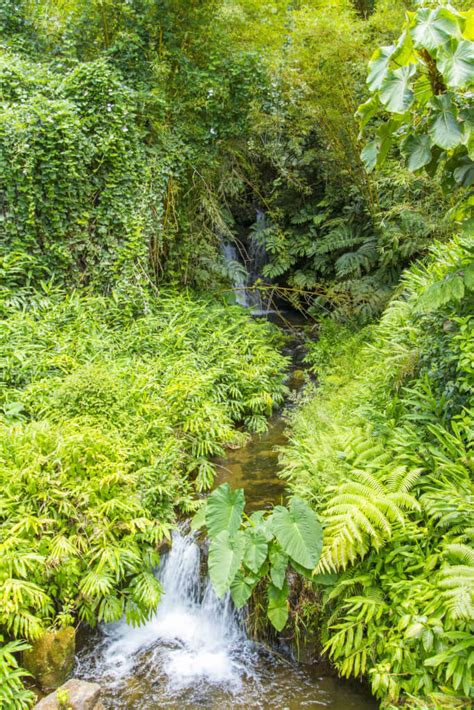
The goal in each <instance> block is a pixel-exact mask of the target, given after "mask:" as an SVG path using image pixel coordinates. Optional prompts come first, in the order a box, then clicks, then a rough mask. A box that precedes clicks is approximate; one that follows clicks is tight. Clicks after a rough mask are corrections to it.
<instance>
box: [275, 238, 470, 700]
mask: <svg viewBox="0 0 474 710" xmlns="http://www.w3.org/2000/svg"><path fill="white" fill-rule="evenodd" d="M432 252H433V256H432V259H431V263H430V265H429V266H428V267H425V266H415V267H413V268H412V269H411V271H409V272H408V273H407V274H406V275H405V276H404V278H403V280H402V282H401V285H400V287H399V289H398V294H397V297H396V298H395V299H394V300H393V301H392V302H391V304H390V305H389V306H388V308H387V310H386V311H385V313H384V316H383V317H382V319H381V321H380V323H379V324H378V325H376V326H373V327H372V328H371V329H370V331H366V332H365V333H363V334H362V338H365V339H366V344H364V343H363V342H362V343H361V338H359V340H357V336H355V335H353V334H352V333H351V332H350V331H349V330H348V329H347V328H346V327H341V326H337V325H335V324H332V325H330V326H329V328H328V327H327V326H326V329H327V335H324V329H323V337H322V339H321V341H320V343H316V344H315V345H314V346H313V349H312V352H311V353H310V360H311V361H312V362H313V367H314V368H315V370H316V371H317V372H319V373H320V378H321V387H320V390H319V392H315V393H313V395H312V398H311V399H310V401H308V402H306V403H305V404H304V406H303V408H302V410H301V411H300V412H297V413H296V414H295V415H294V416H293V421H292V435H291V438H290V447H289V448H288V449H287V450H285V451H284V453H283V463H284V464H285V470H284V476H285V477H286V478H287V479H288V481H289V485H290V488H291V490H292V491H294V492H295V493H297V494H299V495H302V496H304V497H306V498H309V499H310V500H312V501H313V504H314V505H315V506H316V508H317V509H318V512H319V513H320V515H321V518H322V520H323V525H324V546H323V551H322V555H321V559H320V561H319V563H318V566H317V568H316V570H315V572H316V573H323V574H327V573H328V572H329V573H332V574H334V573H335V574H336V575H337V578H336V581H335V583H334V584H333V585H332V586H329V587H326V588H325V590H326V591H325V596H324V603H323V610H322V611H323V620H324V626H323V641H324V643H325V651H326V653H328V655H329V656H330V658H331V659H332V660H333V661H334V663H335V664H336V667H337V668H338V670H339V672H340V673H341V674H342V675H344V676H347V677H350V676H360V675H365V676H367V678H368V679H369V681H370V683H371V687H372V690H373V692H374V693H375V695H376V696H377V697H379V698H380V699H381V700H382V701H383V704H386V705H394V706H395V705H397V704H399V703H405V704H407V705H409V706H410V707H429V708H438V707H439V708H441V707H467V706H468V705H469V703H470V702H472V697H471V694H472V662H471V661H470V658H472V651H473V649H474V643H473V634H472V632H473V630H474V616H473V601H474V575H473V566H472V565H473V553H474V547H473V532H474V531H473V527H472V520H473V518H474V487H473V481H472V476H473V472H474V466H473V459H472V444H473V439H472V429H473V426H472V425H473V412H474V400H473V391H474V388H473V385H474V379H473V369H472V343H473V340H474V339H473V337H472V336H473V319H472V305H473V295H472V290H471V289H470V288H469V287H468V284H467V283H466V288H465V291H464V292H463V296H462V297H456V295H455V294H453V296H452V297H451V300H447V301H445V302H444V303H442V304H440V303H439V301H438V300H436V296H434V297H433V298H430V296H429V294H430V293H431V292H433V285H434V284H437V283H441V282H446V279H449V278H452V277H451V274H457V273H461V274H464V278H466V277H465V275H466V274H467V273H468V269H469V268H470V267H469V258H470V257H469V254H470V246H469V239H468V238H460V239H456V240H454V241H453V242H452V243H451V244H450V245H449V246H442V245H437V246H435V247H434V248H433V250H432ZM461 265H462V266H461ZM420 304H423V306H422V307H420ZM369 333H370V335H369ZM341 340H342V344H341ZM331 342H333V343H334V345H332V346H331ZM328 358H333V359H332V361H331V359H329V360H328ZM325 360H326V362H325ZM331 363H334V365H333V366H331Z"/></svg>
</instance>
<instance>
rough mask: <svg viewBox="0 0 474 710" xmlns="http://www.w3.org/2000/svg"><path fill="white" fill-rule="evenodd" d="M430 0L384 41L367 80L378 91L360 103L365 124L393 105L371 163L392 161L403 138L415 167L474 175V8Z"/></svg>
mask: <svg viewBox="0 0 474 710" xmlns="http://www.w3.org/2000/svg"><path fill="white" fill-rule="evenodd" d="M432 5H433V4H432V3H422V6H421V7H419V9H417V10H416V12H413V13H408V14H407V20H406V22H405V26H404V28H403V33H402V34H401V36H400V38H399V39H398V41H397V42H395V43H394V44H391V45H388V46H384V47H381V48H379V49H377V50H376V51H375V52H374V54H373V56H372V59H371V61H370V64H369V75H368V77H367V84H368V87H369V90H370V91H371V93H372V94H373V96H372V98H370V99H369V100H368V101H367V102H366V103H364V104H363V105H362V106H361V107H360V108H359V111H358V115H359V117H360V120H361V127H362V128H364V127H365V126H366V125H367V124H368V123H369V121H370V120H371V119H372V118H373V117H374V115H377V114H379V113H380V111H381V110H382V111H385V112H387V113H388V114H389V116H388V118H387V120H384V121H383V122H381V124H380V126H379V128H378V129H377V131H376V137H375V138H374V139H373V140H372V141H371V142H369V143H368V144H367V145H366V147H365V148H364V150H363V159H364V160H365V163H366V165H367V167H368V168H369V169H373V168H374V167H375V166H380V165H382V164H383V163H384V161H385V160H386V158H387V155H388V154H389V151H390V148H391V146H392V144H393V143H394V141H395V142H400V140H402V142H401V152H402V154H403V155H404V157H405V159H406V163H407V166H408V169H409V170H411V171H417V170H420V169H422V168H424V169H425V170H427V171H428V172H431V173H432V174H434V173H435V172H436V170H437V168H438V167H439V166H442V168H441V170H442V178H443V181H444V183H445V184H446V185H447V186H448V187H449V188H452V187H453V186H454V185H456V184H457V185H458V186H461V187H469V186H470V185H472V184H473V182H474V159H473V134H472V125H473V124H472V116H471V113H472V110H470V88H472V85H473V83H474V42H473V40H474V34H473V30H472V10H470V11H467V12H460V11H458V10H456V9H455V8H454V7H453V6H452V5H446V4H442V5H438V4H436V6H434V7H433V6H432Z"/></svg>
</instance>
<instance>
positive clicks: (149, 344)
mask: <svg viewBox="0 0 474 710" xmlns="http://www.w3.org/2000/svg"><path fill="white" fill-rule="evenodd" d="M6 310H7V315H6V317H5V318H4V320H3V321H2V324H1V328H0V332H1V335H0V342H1V346H0V350H1V353H2V395H1V407H2V415H1V418H0V429H1V444H0V480H1V486H2V502H1V507H0V549H1V551H2V555H1V563H0V570H1V573H0V627H1V629H2V633H4V634H5V635H7V636H9V637H13V638H18V639H25V640H34V639H36V638H38V637H39V636H40V635H41V634H42V632H43V630H44V629H45V628H50V627H53V628H58V627H62V626H64V625H68V624H71V623H74V622H75V620H76V619H79V620H83V621H86V622H87V623H88V624H89V625H95V624H96V623H97V622H98V621H106V622H107V621H112V620H118V619H120V618H121V617H122V616H123V615H125V616H126V617H127V618H128V619H129V621H130V622H131V623H139V622H141V621H143V620H145V619H146V618H148V617H149V615H150V614H151V613H152V612H153V611H154V610H155V609H156V606H157V603H158V600H159V597H160V588H159V584H158V582H157V580H156V578H155V576H154V570H155V569H156V565H157V564H158V560H159V557H158V554H157V547H158V545H159V543H160V542H161V541H162V540H163V539H165V538H166V537H167V536H168V535H169V531H170V527H171V525H172V524H173V523H174V522H175V521H176V515H177V514H179V511H181V513H189V511H190V510H192V509H193V507H195V503H194V502H193V494H194V493H195V492H196V491H203V490H207V489H208V488H209V487H210V486H211V485H212V481H213V464H212V463H211V462H210V458H211V457H213V456H216V455H223V453H224V447H225V446H226V445H227V444H231V443H234V444H235V443H237V442H242V440H245V437H246V434H245V432H247V431H262V430H263V429H264V428H265V426H266V416H267V415H268V414H269V413H270V412H271V410H272V408H273V407H274V406H277V405H278V404H279V403H280V402H281V401H282V399H283V397H284V394H285V391H286V389H285V385H284V377H285V375H284V371H285V365H286V359H285V358H284V357H283V356H282V355H281V354H280V353H279V352H278V350H277V349H276V346H277V344H278V343H279V342H280V340H281V336H280V335H279V334H278V333H276V331H275V329H274V328H273V327H272V326H270V325H268V324H266V323H259V322H254V321H252V320H250V319H249V317H248V316H247V314H245V313H243V312H242V311H241V309H239V308H236V307H232V306H226V305H225V304H223V303H219V302H213V301H211V300H208V299H204V300H199V299H196V298H192V297H191V296H186V295H184V294H182V295H176V294H174V295H166V294H162V295H161V296H157V295H153V297H150V296H148V297H147V296H146V294H145V293H141V298H140V299H138V298H137V299H136V300H135V301H133V300H132V299H131V298H130V294H128V295H127V297H125V296H123V295H122V297H119V296H117V297H116V298H115V299H114V298H110V297H107V298H106V297H100V296H97V295H86V294H84V293H82V294H79V293H72V294H70V295H66V294H64V293H56V294H54V295H50V296H49V297H45V298H39V299H38V300H37V301H36V302H34V303H30V305H29V307H28V308H14V307H10V308H7V309H6ZM7 650H8V648H7V649H6V650H5V653H6V652H7ZM2 658H3V657H2ZM9 658H10V656H8V657H6V661H7V665H6V666H5V668H6V671H8V673H9V678H10V680H9V681H8V683H9V684H10V685H12V683H13V682H15V683H16V684H17V685H18V679H19V677H20V674H19V672H17V671H15V670H14V668H12V669H11V670H9V666H8V663H10V661H9V660H8V659H9ZM10 665H11V663H10ZM2 668H3V666H2ZM6 671H5V672H6ZM12 687H13V686H12ZM15 687H16V686H15Z"/></svg>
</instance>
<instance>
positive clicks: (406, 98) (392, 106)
mask: <svg viewBox="0 0 474 710" xmlns="http://www.w3.org/2000/svg"><path fill="white" fill-rule="evenodd" d="M414 71H415V67H414V65H413V64H409V65H408V66H406V67H400V69H395V70H394V71H389V72H388V74H387V76H386V77H385V79H384V80H383V82H382V86H381V87H380V101H381V102H382V103H383V105H384V106H385V108H386V109H387V111H390V112H391V113H405V112H406V111H408V109H409V108H410V106H411V105H412V103H413V101H414V98H415V94H414V91H413V89H412V87H411V79H412V77H413V74H414Z"/></svg>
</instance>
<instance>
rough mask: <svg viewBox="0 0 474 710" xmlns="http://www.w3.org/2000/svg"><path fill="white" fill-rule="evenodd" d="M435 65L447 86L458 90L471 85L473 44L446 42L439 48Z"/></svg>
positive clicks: (472, 78) (473, 80) (473, 73)
mask: <svg viewBox="0 0 474 710" xmlns="http://www.w3.org/2000/svg"><path fill="white" fill-rule="evenodd" d="M436 64H437V66H438V69H439V71H440V72H441V74H442V75H443V77H444V79H445V81H446V84H447V85H448V86H451V87H454V88H460V87H463V86H467V85H468V84H473V83H474V42H468V41H467V40H463V41H462V42H457V41H456V40H451V41H450V42H447V43H446V44H445V45H443V46H442V47H441V48H440V50H439V52H438V55H437V58H436Z"/></svg>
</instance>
